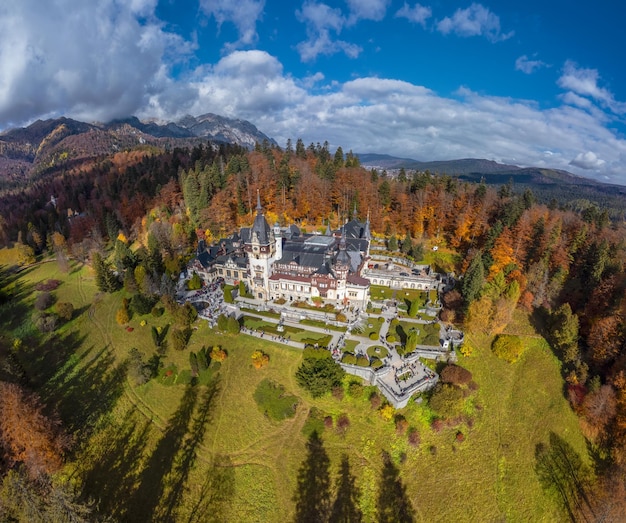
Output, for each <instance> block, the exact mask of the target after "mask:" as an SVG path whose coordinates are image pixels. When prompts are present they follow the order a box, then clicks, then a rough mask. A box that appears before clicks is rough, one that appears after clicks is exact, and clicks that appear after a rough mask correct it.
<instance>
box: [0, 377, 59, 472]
mask: <svg viewBox="0 0 626 523" xmlns="http://www.w3.org/2000/svg"><path fill="white" fill-rule="evenodd" d="M68 443H69V439H68V438H67V437H66V436H65V435H64V434H63V432H62V431H61V430H60V427H59V422H58V421H56V420H54V419H51V418H48V417H46V416H45V415H44V414H43V412H42V407H41V405H40V403H39V399H38V398H37V397H36V396H35V395H34V394H29V393H27V392H25V391H24V390H23V389H22V388H21V387H20V386H19V385H16V384H14V383H6V382H0V447H1V449H2V450H3V452H4V456H5V459H6V460H7V461H8V462H9V464H17V463H22V464H23V465H24V467H25V468H26V471H27V472H28V475H29V476H30V477H31V478H33V479H36V478H38V477H40V476H42V475H44V474H51V473H53V472H56V471H57V470H59V469H60V468H61V464H62V459H63V454H64V451H65V450H66V449H67V447H68Z"/></svg>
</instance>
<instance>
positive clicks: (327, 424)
mask: <svg viewBox="0 0 626 523" xmlns="http://www.w3.org/2000/svg"><path fill="white" fill-rule="evenodd" d="M324 427H326V428H327V429H332V428H333V417H332V416H326V417H325V418H324Z"/></svg>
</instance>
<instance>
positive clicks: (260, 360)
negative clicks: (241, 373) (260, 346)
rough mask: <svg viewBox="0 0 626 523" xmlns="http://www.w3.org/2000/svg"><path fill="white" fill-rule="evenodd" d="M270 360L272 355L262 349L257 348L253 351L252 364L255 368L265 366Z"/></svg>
mask: <svg viewBox="0 0 626 523" xmlns="http://www.w3.org/2000/svg"><path fill="white" fill-rule="evenodd" d="M269 362H270V357H269V356H268V355H267V354H265V353H264V352H263V351H262V350H255V351H254V352H253V353H252V365H253V366H254V368H255V369H260V368H262V367H265V366H266V365H267V364H268V363H269Z"/></svg>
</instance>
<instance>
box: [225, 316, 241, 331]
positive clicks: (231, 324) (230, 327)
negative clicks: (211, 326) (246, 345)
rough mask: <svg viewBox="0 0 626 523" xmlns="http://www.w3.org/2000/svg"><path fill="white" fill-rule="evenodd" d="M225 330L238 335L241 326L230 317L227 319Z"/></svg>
mask: <svg viewBox="0 0 626 523" xmlns="http://www.w3.org/2000/svg"><path fill="white" fill-rule="evenodd" d="M226 330H227V331H228V332H229V333H230V334H239V331H240V330H241V325H239V322H238V321H237V319H236V318H235V317H234V316H230V317H229V318H228V321H227V322H226Z"/></svg>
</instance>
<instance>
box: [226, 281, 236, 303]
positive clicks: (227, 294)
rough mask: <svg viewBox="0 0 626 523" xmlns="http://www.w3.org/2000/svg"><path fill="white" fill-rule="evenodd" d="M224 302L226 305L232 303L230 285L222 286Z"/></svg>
mask: <svg viewBox="0 0 626 523" xmlns="http://www.w3.org/2000/svg"><path fill="white" fill-rule="evenodd" d="M224 301H225V302H226V303H233V302H234V300H233V288H232V287H231V286H230V285H225V286H224Z"/></svg>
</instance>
